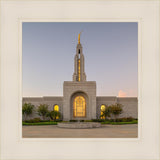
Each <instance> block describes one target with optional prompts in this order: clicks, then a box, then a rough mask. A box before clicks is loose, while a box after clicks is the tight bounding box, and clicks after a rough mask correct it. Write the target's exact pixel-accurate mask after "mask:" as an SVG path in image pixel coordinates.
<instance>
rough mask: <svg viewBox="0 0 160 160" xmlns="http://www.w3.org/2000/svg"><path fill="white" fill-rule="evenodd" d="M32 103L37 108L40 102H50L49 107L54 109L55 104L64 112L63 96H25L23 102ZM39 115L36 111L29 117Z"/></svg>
mask: <svg viewBox="0 0 160 160" xmlns="http://www.w3.org/2000/svg"><path fill="white" fill-rule="evenodd" d="M24 103H31V104H33V105H34V106H35V108H37V107H38V106H39V105H40V104H48V105H49V106H48V109H49V110H53V109H54V106H55V105H58V106H59V111H60V112H61V113H63V97H23V101H22V104H24ZM35 117H39V116H38V115H37V114H36V113H34V114H32V115H31V116H30V117H29V119H32V118H35Z"/></svg>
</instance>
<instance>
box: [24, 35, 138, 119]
mask: <svg viewBox="0 0 160 160" xmlns="http://www.w3.org/2000/svg"><path fill="white" fill-rule="evenodd" d="M108 85H109V84H108ZM24 103H31V104H33V105H35V107H37V106H38V105H39V104H48V106H49V109H50V110H58V111H59V112H61V115H62V117H61V118H62V119H63V120H64V121H69V120H91V119H99V118H102V117H100V116H101V113H102V110H104V109H105V107H106V106H107V105H111V104H115V103H120V104H122V105H123V106H124V107H123V113H122V114H121V115H120V117H133V118H138V100H137V97H123V98H122V97H116V96H97V95H96V81H87V78H86V73H85V58H84V53H83V47H82V44H81V42H80V34H79V35H78V44H77V47H76V54H75V57H74V73H73V81H64V83H63V97H46V96H44V97H36V98H35V97H34V98H31V97H23V104H24ZM35 117H37V115H32V117H31V118H35Z"/></svg>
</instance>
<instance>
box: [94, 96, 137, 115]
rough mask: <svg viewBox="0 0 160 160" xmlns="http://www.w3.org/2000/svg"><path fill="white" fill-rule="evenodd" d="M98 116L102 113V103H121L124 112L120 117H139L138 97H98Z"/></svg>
mask: <svg viewBox="0 0 160 160" xmlns="http://www.w3.org/2000/svg"><path fill="white" fill-rule="evenodd" d="M96 100H97V118H98V117H99V116H100V114H101V105H111V104H115V103H120V104H122V105H123V113H122V114H121V115H120V116H119V117H133V118H138V99H137V97H97V98H96Z"/></svg>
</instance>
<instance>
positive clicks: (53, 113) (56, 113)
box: [47, 110, 61, 121]
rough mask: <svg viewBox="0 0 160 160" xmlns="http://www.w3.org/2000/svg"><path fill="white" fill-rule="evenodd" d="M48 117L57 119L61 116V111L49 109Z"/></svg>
mask: <svg viewBox="0 0 160 160" xmlns="http://www.w3.org/2000/svg"><path fill="white" fill-rule="evenodd" d="M47 116H48V117H50V119H52V120H54V121H56V119H59V118H60V117H61V113H60V112H59V111H55V110H53V111H50V112H48V114H47Z"/></svg>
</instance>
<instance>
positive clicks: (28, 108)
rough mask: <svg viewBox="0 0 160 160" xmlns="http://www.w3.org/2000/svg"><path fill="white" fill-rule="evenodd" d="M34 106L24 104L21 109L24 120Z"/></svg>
mask: <svg viewBox="0 0 160 160" xmlns="http://www.w3.org/2000/svg"><path fill="white" fill-rule="evenodd" d="M33 109H34V105H32V104H31V103H24V104H23V107H22V114H23V116H24V120H26V119H27V118H28V116H30V115H31V114H32V113H33Z"/></svg>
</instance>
